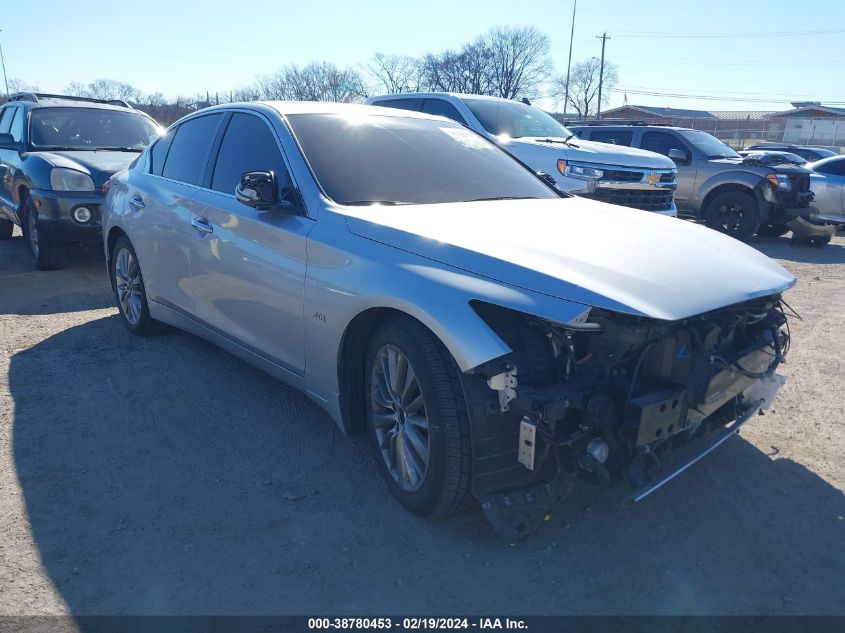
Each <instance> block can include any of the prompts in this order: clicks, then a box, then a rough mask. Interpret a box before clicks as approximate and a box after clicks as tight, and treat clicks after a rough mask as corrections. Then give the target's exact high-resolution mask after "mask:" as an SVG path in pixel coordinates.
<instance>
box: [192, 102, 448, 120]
mask: <svg viewBox="0 0 845 633" xmlns="http://www.w3.org/2000/svg"><path fill="white" fill-rule="evenodd" d="M265 108H270V109H272V110H274V111H275V112H277V113H278V114H281V115H282V116H287V115H290V114H344V115H349V116H354V115H358V116H401V117H405V118H408V119H431V120H435V121H450V122H453V121H451V120H450V119H447V118H446V117H442V116H437V115H434V114H426V113H425V112H415V111H412V110H402V109H400V108H385V107H382V106H374V105H363V104H359V103H334V102H331V101H246V102H242V103H226V104H220V105H216V106H211V107H210V108H204V109H202V110H198V111H197V112H196V114H200V113H206V112H214V111H216V110H231V109H251V110H262V109H265ZM193 114H194V113H192V114H191V116H193Z"/></svg>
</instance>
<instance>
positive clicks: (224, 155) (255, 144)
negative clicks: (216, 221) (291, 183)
mask: <svg viewBox="0 0 845 633" xmlns="http://www.w3.org/2000/svg"><path fill="white" fill-rule="evenodd" d="M247 171H272V172H273V173H274V174H276V181H277V182H278V183H279V189H281V188H283V187H285V186H287V184H288V175H287V169H285V163H284V161H283V160H282V154H281V152H280V151H279V146H278V144H277V143H276V137H275V136H274V134H273V132H272V130H271V129H270V127H269V126H268V125H267V124H266V123H265V122H264V121H263V120H262V119H260V118H259V117H257V116H254V115H252V114H243V113H240V112H236V113H235V114H234V115H232V120H231V121H230V122H229V126H228V127H227V128H226V135H225V136H224V137H223V143H222V144H221V145H220V153H219V154H218V155H217V163H216V164H215V166H214V176H213V177H212V179H211V188H212V189H214V190H215V191H222V192H224V193H231V194H234V192H235V187H237V185H238V183H239V182H240V180H241V175H242V174H243V173H244V172H247Z"/></svg>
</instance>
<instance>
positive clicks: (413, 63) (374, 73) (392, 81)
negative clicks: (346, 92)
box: [367, 53, 422, 94]
mask: <svg viewBox="0 0 845 633" xmlns="http://www.w3.org/2000/svg"><path fill="white" fill-rule="evenodd" d="M367 72H368V73H369V75H370V77H372V78H373V79H374V80H375V83H376V86H375V88H376V91H378V92H384V93H386V94H397V93H400V92H418V91H419V90H420V86H421V80H422V73H421V63H420V60H419V59H416V58H414V57H406V56H403V55H385V54H384V53H376V54H375V55H373V57H372V59H370V62H369V64H367Z"/></svg>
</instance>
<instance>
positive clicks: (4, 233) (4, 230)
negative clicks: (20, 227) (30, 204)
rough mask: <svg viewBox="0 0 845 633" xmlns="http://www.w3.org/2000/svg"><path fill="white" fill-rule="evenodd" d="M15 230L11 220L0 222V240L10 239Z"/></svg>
mask: <svg viewBox="0 0 845 633" xmlns="http://www.w3.org/2000/svg"><path fill="white" fill-rule="evenodd" d="M14 230H15V223H14V222H12V221H11V220H0V240H10V239H12V233H13V232H14Z"/></svg>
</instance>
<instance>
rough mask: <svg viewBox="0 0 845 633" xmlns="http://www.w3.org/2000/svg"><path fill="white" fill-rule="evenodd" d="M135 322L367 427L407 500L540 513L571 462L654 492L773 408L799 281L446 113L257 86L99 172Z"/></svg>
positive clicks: (140, 330)
mask: <svg viewBox="0 0 845 633" xmlns="http://www.w3.org/2000/svg"><path fill="white" fill-rule="evenodd" d="M103 227H104V232H105V233H104V237H105V239H104V244H105V251H106V262H107V267H108V273H109V277H110V280H111V283H112V288H113V290H114V294H115V301H116V303H117V306H118V308H119V312H120V316H121V319H122V321H123V323H124V325H125V326H126V327H127V328H128V329H129V330H130V331H131V332H133V333H135V334H138V335H147V334H151V333H153V332H155V331H157V330H158V329H160V327H161V325H162V324H163V323H164V324H169V325H172V326H176V327H178V328H182V329H184V330H186V331H188V332H192V333H194V334H195V335H198V336H200V337H202V338H205V339H207V340H209V341H211V342H213V343H215V344H217V345H219V346H221V347H222V348H224V349H226V350H228V351H230V352H231V353H233V354H235V355H236V356H238V357H240V358H242V359H244V360H246V361H247V362H249V363H252V364H254V365H255V366H257V367H259V368H261V369H263V370H265V371H267V372H269V373H270V374H272V375H274V376H276V377H278V378H279V379H281V380H283V381H284V382H286V383H288V384H290V385H293V386H294V387H296V388H298V389H300V390H302V391H303V392H304V393H306V394H307V395H308V396H309V397H310V398H312V399H313V400H314V401H315V402H317V403H318V404H319V405H320V406H322V407H323V408H324V409H325V410H326V411H327V412H328V414H329V415H330V416H331V418H332V419H333V420H334V421H335V423H336V424H337V425H338V427H339V428H340V429H341V430H342V431H343V432H344V433H346V434H350V435H351V434H356V433H367V434H368V435H369V437H370V440H371V443H372V447H373V450H374V455H375V459H376V461H377V463H378V464H379V468H380V469H381V470H382V472H383V474H384V476H385V478H386V481H387V483H388V487H389V489H390V490H391V492H392V493H393V495H394V496H395V497H396V499H397V500H398V501H399V502H400V503H401V504H402V505H403V506H405V507H406V508H407V509H409V510H410V511H412V512H415V513H417V514H420V515H442V514H445V513H448V512H450V511H451V510H454V509H455V508H457V507H458V506H459V505H460V504H461V503H462V502H463V500H464V499H465V497H466V496H467V495H468V494H471V495H473V496H474V497H475V498H477V499H478V500H479V501H480V503H481V506H482V508H483V509H484V512H485V513H486V515H487V516H488V518H489V519H490V521H491V523H492V525H493V527H494V528H495V529H496V531H497V532H498V533H500V534H501V535H503V536H505V537H506V538H509V539H518V538H522V537H524V536H525V535H526V534H528V533H529V532H530V531H531V530H532V529H533V528H534V527H535V526H536V525H538V524H539V523H541V522H542V520H543V517H544V516H545V513H547V512H548V511H549V510H550V509H551V508H552V507H554V506H555V505H557V504H559V503H560V502H561V501H562V500H563V499H564V497H565V495H566V493H567V492H568V491H569V490H570V489H571V488H572V487H573V486H574V485H575V484H577V483H579V482H580V483H586V484H596V485H610V484H612V482H615V481H620V480H627V481H628V482H630V483H631V484H632V485H633V487H634V490H635V492H634V495H635V498H637V499H640V498H644V497H645V496H646V495H647V494H649V493H650V492H651V491H653V490H655V489H656V488H657V487H659V486H661V485H663V484H664V483H666V482H667V481H669V480H670V479H672V478H673V477H675V476H676V475H677V474H678V473H680V472H682V471H683V470H684V469H685V468H687V467H688V466H689V465H690V464H692V463H694V462H695V461H696V460H698V459H699V458H700V457H702V456H703V455H705V454H706V453H708V452H709V451H711V450H713V448H714V447H715V446H717V445H718V444H719V443H721V442H723V441H724V440H725V439H727V438H728V437H729V436H730V435H731V434H732V433H734V432H735V431H736V430H737V429H738V428H739V427H740V426H741V425H742V424H744V423H745V422H746V421H747V420H749V419H750V418H751V417H752V416H753V415H754V414H755V413H757V412H758V411H759V410H760V409H761V408H762V407H766V406H768V405H769V404H770V403H771V402H772V400H773V398H774V395H775V393H776V392H777V390H778V388H779V387H780V385H781V384H782V382H783V378H782V377H781V376H780V375H779V374H778V373H777V370H778V367H779V366H780V365H781V363H783V362H784V360H785V358H786V355H787V353H788V351H789V345H790V337H789V329H788V322H787V315H788V312H789V310H788V307H787V306H786V304H785V303H784V301H783V299H782V296H781V295H782V293H783V292H784V291H786V290H787V289H789V288H790V287H791V286H792V285H793V284H794V282H795V279H794V278H793V277H792V275H791V274H789V273H788V272H787V271H786V270H784V269H783V268H782V267H781V266H779V265H778V264H776V263H775V262H774V261H772V260H771V259H769V258H767V257H765V256H764V255H762V254H760V253H759V252H757V251H756V250H754V249H752V248H750V247H748V246H746V245H745V244H743V243H741V242H739V241H737V240H734V239H732V238H730V237H728V236H726V235H723V234H720V233H717V232H715V231H711V230H709V229H707V228H705V227H702V226H698V225H694V224H690V223H679V222H677V221H675V220H672V219H671V218H667V217H664V216H661V215H659V214H644V213H641V212H638V211H636V210H632V209H628V208H625V207H620V206H615V205H610V204H605V203H602V202H597V201H593V200H586V199H583V198H578V197H572V196H570V195H567V194H564V193H562V192H560V191H559V190H557V189H556V188H555V187H553V186H551V185H550V184H548V183H547V182H546V181H545V180H544V179H543V178H542V177H540V176H538V175H537V174H535V173H533V172H532V171H531V170H529V169H528V168H527V167H526V166H525V165H523V164H522V163H520V162H518V161H516V160H514V159H513V158H512V157H511V156H510V155H509V154H507V153H506V152H504V151H502V150H501V149H500V148H499V147H497V146H496V145H495V144H493V143H492V142H491V141H489V140H488V139H486V138H485V137H483V136H481V135H479V134H477V133H475V132H473V131H472V130H469V129H467V128H466V127H464V126H462V125H460V124H458V123H455V122H453V121H450V120H448V119H445V118H442V117H437V116H431V115H426V114H421V113H416V112H410V111H408V112H398V111H395V110H389V109H386V108H378V107H371V106H353V105H337V104H326V103H283V102H269V103H252V104H240V105H239V104H234V105H227V106H219V107H212V108H208V109H206V110H203V111H201V112H198V113H195V114H191V115H189V116H188V117H186V118H184V119H182V120H180V121H178V122H177V123H175V124H174V125H173V126H171V128H170V129H169V130H168V131H167V133H166V134H165V135H163V136H162V137H161V138H159V139H158V140H157V141H156V142H155V143H154V144H153V145H152V146H151V147H150V148H148V149H147V150H145V151H144V153H143V154H142V155H141V156H140V157H139V159H138V160H137V161H136V162H135V163H134V164H133V165H132V166H131V167H130V168H129V169H128V170H126V171H124V172H122V173H120V174H118V175H116V176H114V177H113V178H112V179H111V182H110V186H109V188H108V195H107V200H106V214H105V217H104V223H103Z"/></svg>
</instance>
